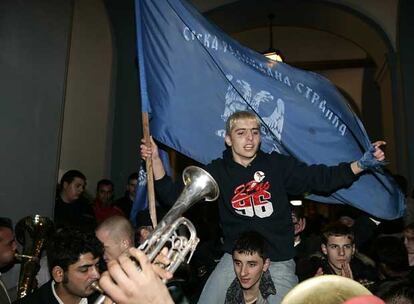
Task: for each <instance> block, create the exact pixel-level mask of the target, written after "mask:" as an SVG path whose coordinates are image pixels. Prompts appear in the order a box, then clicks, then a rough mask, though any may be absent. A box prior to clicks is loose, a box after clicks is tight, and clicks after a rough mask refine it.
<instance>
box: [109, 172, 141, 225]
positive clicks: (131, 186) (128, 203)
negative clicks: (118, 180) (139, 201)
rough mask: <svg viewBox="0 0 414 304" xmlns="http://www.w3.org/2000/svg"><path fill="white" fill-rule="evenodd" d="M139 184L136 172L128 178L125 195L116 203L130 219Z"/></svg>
mask: <svg viewBox="0 0 414 304" xmlns="http://www.w3.org/2000/svg"><path fill="white" fill-rule="evenodd" d="M137 184H138V173H136V172H135V173H132V174H131V175H130V176H128V182H127V185H126V191H125V195H124V196H123V197H121V198H120V199H118V200H117V201H116V202H115V206H117V207H118V208H120V209H121V210H122V211H123V212H124V214H125V216H126V217H127V218H128V219H129V217H130V215H131V209H132V205H133V203H134V199H135V193H136V190H137Z"/></svg>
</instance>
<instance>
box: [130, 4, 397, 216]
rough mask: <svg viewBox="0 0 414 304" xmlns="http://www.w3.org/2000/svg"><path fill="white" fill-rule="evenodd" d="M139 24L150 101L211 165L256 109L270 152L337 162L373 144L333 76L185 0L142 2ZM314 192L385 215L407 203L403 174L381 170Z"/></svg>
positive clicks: (154, 124)
mask: <svg viewBox="0 0 414 304" xmlns="http://www.w3.org/2000/svg"><path fill="white" fill-rule="evenodd" d="M136 24H137V45H138V47H137V49H138V58H139V64H140V80H141V90H142V92H141V95H142V103H143V108H144V109H145V110H146V111H148V112H149V114H150V129H151V132H152V135H153V136H154V137H155V138H156V139H157V140H158V141H160V142H162V143H164V144H165V145H167V146H169V147H171V148H173V149H175V150H177V151H179V152H181V153H183V154H185V155H187V156H188V157H190V158H192V159H195V160H197V161H199V162H201V163H204V164H206V163H208V162H210V161H211V160H212V159H214V158H217V157H219V156H221V153H222V151H223V150H224V147H225V146H224V140H223V138H224V135H225V131H224V125H225V121H226V119H227V118H228V117H229V115H230V114H232V113H233V112H234V111H236V110H242V109H248V110H251V111H254V112H256V113H257V114H258V115H259V117H260V118H261V120H262V128H261V131H262V145H261V148H262V149H263V150H264V151H265V152H271V151H278V152H280V153H283V154H287V155H292V156H294V157H296V158H297V159H299V160H301V161H303V162H305V163H307V164H317V163H324V164H328V165H334V164H337V163H339V162H344V161H346V162H348V161H352V160H356V159H359V158H360V157H361V156H362V155H363V153H364V152H365V151H367V150H368V149H369V147H370V139H369V138H368V136H367V134H366V131H365V129H364V127H363V126H362V124H361V122H360V120H359V119H358V117H357V116H356V115H355V114H354V113H353V112H352V110H351V108H350V107H349V105H348V104H347V102H346V101H345V99H344V98H343V97H342V96H341V94H340V93H339V92H338V91H337V90H336V88H335V86H334V85H332V84H331V83H330V82H329V81H328V80H327V79H325V78H323V77H322V76H320V75H318V74H315V73H312V72H307V71H302V70H299V69H296V68H294V67H291V66H289V65H287V64H284V63H279V62H274V61H272V60H270V59H267V58H265V57H264V56H262V55H261V54H259V53H257V52H255V51H253V50H251V49H248V48H246V47H244V46H242V45H240V44H239V43H238V42H236V41H235V40H233V39H232V38H230V37H229V36H227V35H226V34H225V33H223V32H222V31H221V30H220V29H218V28H217V27H216V26H214V25H213V24H211V23H209V22H208V21H207V20H206V19H205V18H204V17H203V16H202V15H201V14H199V13H198V12H197V11H196V10H195V9H194V8H193V7H192V6H190V5H189V4H188V3H187V2H185V1H184V0H136ZM310 198H311V199H314V200H317V201H320V202H326V203H339V204H350V205H352V206H355V207H357V208H359V209H362V210H364V211H366V212H368V213H370V214H372V215H374V216H376V217H379V218H384V219H393V218H397V217H400V216H401V215H402V214H403V211H404V197H403V195H402V193H401V192H400V191H399V190H398V187H397V186H396V184H395V182H394V180H393V179H392V178H391V177H390V176H388V175H384V174H380V173H367V174H363V175H362V176H361V177H360V178H359V180H358V181H357V182H356V183H354V184H353V185H352V186H351V187H350V188H348V189H342V190H339V191H337V192H335V193H334V194H332V195H331V196H329V197H323V196H316V195H312V196H311V197H310Z"/></svg>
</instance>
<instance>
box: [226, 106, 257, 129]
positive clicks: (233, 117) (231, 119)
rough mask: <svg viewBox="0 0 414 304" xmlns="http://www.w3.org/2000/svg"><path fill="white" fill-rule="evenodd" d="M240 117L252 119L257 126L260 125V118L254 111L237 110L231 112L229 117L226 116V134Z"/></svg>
mask: <svg viewBox="0 0 414 304" xmlns="http://www.w3.org/2000/svg"><path fill="white" fill-rule="evenodd" d="M241 119H254V120H256V122H257V126H258V127H260V120H259V118H258V117H257V115H256V114H255V113H253V112H250V111H237V112H234V113H233V114H231V115H230V116H229V118H227V121H226V134H230V133H231V131H233V129H234V125H235V124H236V122H237V121H238V120H241Z"/></svg>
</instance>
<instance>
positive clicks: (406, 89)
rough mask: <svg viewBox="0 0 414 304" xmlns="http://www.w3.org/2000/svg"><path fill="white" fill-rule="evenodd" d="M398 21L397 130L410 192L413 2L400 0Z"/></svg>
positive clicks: (413, 180)
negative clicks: (402, 144) (403, 152)
mask: <svg viewBox="0 0 414 304" xmlns="http://www.w3.org/2000/svg"><path fill="white" fill-rule="evenodd" d="M399 3H400V7H399V17H400V18H399V20H398V49H399V58H398V67H399V69H398V71H399V72H400V74H399V79H398V80H400V81H399V82H398V83H399V84H400V85H401V87H400V89H401V96H400V97H401V99H400V104H398V105H396V106H397V108H400V109H402V111H401V112H400V113H401V117H400V119H399V120H398V128H399V130H398V131H399V132H400V134H401V137H402V139H401V140H402V141H403V142H404V143H405V144H406V146H405V148H406V150H405V152H406V157H407V162H406V166H405V168H404V173H405V176H406V177H407V178H408V181H409V185H410V191H412V189H413V188H414V119H413V115H414V85H413V84H414V55H413V54H414V35H413V28H414V19H413V14H414V2H413V1H409V0H400V1H399Z"/></svg>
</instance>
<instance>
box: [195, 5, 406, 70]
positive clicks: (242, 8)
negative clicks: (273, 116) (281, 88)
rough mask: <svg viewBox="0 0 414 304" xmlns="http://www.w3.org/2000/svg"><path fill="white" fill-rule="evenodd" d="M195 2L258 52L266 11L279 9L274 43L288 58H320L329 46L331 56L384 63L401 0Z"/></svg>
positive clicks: (265, 28)
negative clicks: (399, 0)
mask: <svg viewBox="0 0 414 304" xmlns="http://www.w3.org/2000/svg"><path fill="white" fill-rule="evenodd" d="M191 2H193V3H194V5H195V6H196V7H197V8H198V9H199V10H200V11H202V12H204V14H205V15H206V16H207V17H208V18H209V19H210V20H211V21H212V22H214V23H215V24H217V25H218V26H219V27H221V28H222V29H223V30H224V31H225V32H226V33H228V34H230V35H231V36H232V37H234V38H236V39H237V40H238V41H240V42H241V43H242V44H244V45H246V46H248V47H250V48H252V49H255V50H257V51H263V50H264V49H267V48H268V44H269V42H268V40H269V38H268V19H267V16H268V14H269V13H273V14H275V16H276V17H275V20H274V22H273V24H274V28H273V37H274V46H275V47H276V48H278V49H280V50H281V51H282V53H285V56H286V58H287V60H288V61H289V60H291V61H294V62H296V61H304V60H305V61H317V60H320V59H321V55H322V54H323V53H324V51H325V53H327V55H332V56H333V57H334V58H331V59H343V60H346V59H355V58H356V57H355V56H356V54H358V55H357V57H359V58H360V59H363V58H365V57H367V58H369V59H372V60H373V61H374V62H375V64H376V65H377V66H378V67H381V66H382V65H383V63H384V61H385V56H386V53H388V52H389V51H392V49H393V46H394V45H395V23H396V22H395V20H396V19H395V18H396V12H397V7H398V1H394V0H381V1H373V0H372V1H371V0H367V1H357V0H331V1H302V0H291V1H287V0H284V1H275V0H256V1H253V0H242V1H234V0H208V1H207V0H192V1H191ZM335 40H336V42H335ZM312 41H313V42H314V43H313V44H312ZM302 42H303V43H304V44H301V43H302ZM327 49H328V50H334V51H333V52H331V51H327ZM292 50H294V52H292ZM318 50H319V51H321V50H322V52H320V53H319V54H318ZM344 50H348V52H345V51H344ZM312 54H314V55H315V56H313V55H312ZM332 56H331V57H332ZM338 56H339V57H338ZM328 57H329V56H328ZM328 57H323V59H324V60H329V59H330V58H328ZM335 57H336V58H335Z"/></svg>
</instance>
